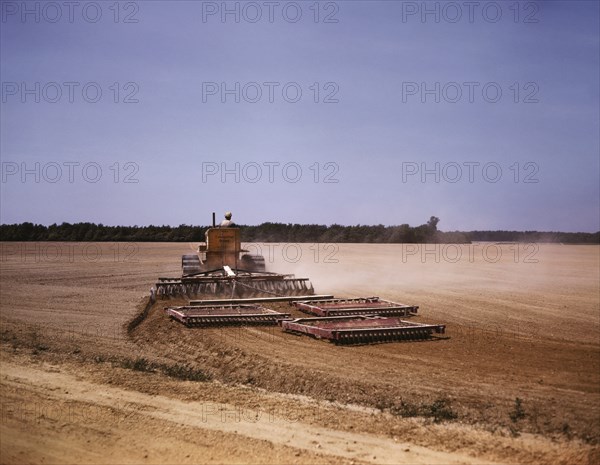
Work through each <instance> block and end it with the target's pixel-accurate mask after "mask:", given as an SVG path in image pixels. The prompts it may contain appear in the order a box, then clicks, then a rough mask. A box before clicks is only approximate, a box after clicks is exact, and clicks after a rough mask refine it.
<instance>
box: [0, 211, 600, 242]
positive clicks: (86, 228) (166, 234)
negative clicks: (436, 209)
mask: <svg viewBox="0 0 600 465" xmlns="http://www.w3.org/2000/svg"><path fill="white" fill-rule="evenodd" d="M439 221H440V220H439V218H437V217H435V216H432V217H431V218H430V219H429V221H428V222H427V223H426V224H422V225H420V226H414V227H413V226H409V225H408V224H402V225H399V226H384V225H382V224H379V225H375V226H367V225H356V226H341V225H339V224H332V225H330V226H326V225H319V224H283V223H263V224H260V225H258V226H244V225H240V228H241V229H242V240H243V241H245V242H321V243H330V242H340V243H378V244H390V243H391V244H395V243H424V242H436V243H459V244H460V243H469V242H472V241H509V242H561V243H568V244H600V232H596V233H563V232H538V231H470V232H460V231H454V232H442V231H438V229H437V224H438V222H439ZM207 228H208V227H206V226H191V225H184V224H183V225H180V226H175V227H172V226H104V225H102V224H93V223H76V224H70V223H62V224H60V225H57V224H53V225H50V226H44V225H40V224H33V223H21V224H3V225H0V240H3V241H77V242H91V241H99V242H108V241H110V242H201V241H203V240H204V233H205V231H206V229H207Z"/></svg>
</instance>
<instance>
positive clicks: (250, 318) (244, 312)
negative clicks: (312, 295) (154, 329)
mask: <svg viewBox="0 0 600 465" xmlns="http://www.w3.org/2000/svg"><path fill="white" fill-rule="evenodd" d="M165 313H166V314H167V315H169V316H170V317H171V318H173V319H175V320H177V321H179V322H181V323H183V324H184V325H186V326H188V327H191V326H229V325H274V324H277V322H278V321H280V320H282V319H285V318H290V314H289V313H280V312H276V311H274V310H269V309H267V308H264V307H261V306H260V305H210V306H208V305H207V306H184V307H165Z"/></svg>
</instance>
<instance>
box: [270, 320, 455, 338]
mask: <svg viewBox="0 0 600 465" xmlns="http://www.w3.org/2000/svg"><path fill="white" fill-rule="evenodd" d="M279 324H280V325H281V327H282V329H283V330H284V331H286V332H290V333H295V334H308V335H310V336H313V337H315V338H317V339H328V340H330V341H332V342H334V343H336V344H367V343H376V342H389V341H415V340H422V339H428V338H430V337H431V336H432V334H433V333H437V334H444V333H445V331H446V326H445V325H427V324H421V323H412V322H409V321H404V320H401V319H400V318H393V317H379V316H361V315H355V316H334V317H321V318H298V319H295V320H281V321H280V322H279Z"/></svg>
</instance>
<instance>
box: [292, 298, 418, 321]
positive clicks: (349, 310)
mask: <svg viewBox="0 0 600 465" xmlns="http://www.w3.org/2000/svg"><path fill="white" fill-rule="evenodd" d="M293 305H294V306H295V307H296V308H297V309H298V310H301V311H302V312H304V313H310V314H312V315H317V316H343V315H387V316H411V315H416V314H417V311H418V309H419V307H418V306H416V305H404V304H397V303H395V302H390V301H389V300H383V299H380V298H379V297H365V298H357V299H323V300H312V301H310V302H308V301H300V302H293Z"/></svg>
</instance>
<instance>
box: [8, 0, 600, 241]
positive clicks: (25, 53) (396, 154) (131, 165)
mask: <svg viewBox="0 0 600 465" xmlns="http://www.w3.org/2000/svg"><path fill="white" fill-rule="evenodd" d="M1 4H2V5H1V6H2V19H1V22H0V27H1V31H0V40H1V44H0V51H1V57H0V60H1V81H2V100H1V111H0V116H1V127H0V138H1V140H0V150H1V166H2V173H1V177H2V179H1V184H0V194H1V198H0V207H1V208H0V221H1V222H2V223H14V222H22V221H31V222H36V223H42V224H51V223H55V222H56V223H61V222H63V221H66V222H79V221H90V222H96V223H104V224H112V225H116V224H123V225H134V224H137V225H145V224H171V225H178V224H181V223H186V224H208V223H209V222H210V214H211V212H212V211H216V212H218V214H219V216H220V215H221V214H222V212H224V211H226V210H231V211H233V213H234V220H237V222H239V223H244V224H258V223H262V222H265V221H273V222H285V223H287V222H290V223H321V224H331V223H338V224H347V225H349V224H379V223H382V224H388V225H392V224H402V223H409V224H411V225H417V224H422V223H424V222H425V221H427V219H428V218H429V217H430V216H431V215H436V216H438V217H440V218H441V222H440V224H439V227H440V229H442V230H454V229H459V230H471V229H510V230H513V229H515V230H534V229H535V230H561V231H597V230H599V229H600V218H599V215H600V213H599V212H600V187H599V185H600V180H599V179H600V176H599V174H600V142H599V138H600V136H599V130H600V129H599V128H600V114H599V113H600V104H599V88H600V82H599V69H600V66H599V56H600V45H599V41H600V31H599V17H600V13H599V3H598V2H595V1H585V2H577V1H569V2H559V1H550V2H479V3H477V4H476V5H475V6H473V7H472V8H473V10H472V11H469V6H468V4H466V3H465V2H427V3H423V2H392V1H387V2H379V1H350V2H346V1H339V2H320V3H318V4H315V2H313V1H310V2H278V4H277V5H274V4H271V6H269V4H268V3H265V2H192V1H187V2H183V1H181V2H180V1H170V2H166V1H139V2H121V3H120V4H119V5H118V6H119V7H118V8H115V6H114V5H115V4H114V2H113V1H110V2H80V3H79V4H78V5H77V6H73V7H72V8H73V10H72V11H69V10H68V7H67V6H65V4H64V3H62V2H27V3H26V4H25V5H26V7H25V10H27V11H24V9H23V4H22V2H6V1H2V2H1ZM269 8H272V11H269ZM224 9H227V10H228V11H230V13H228V14H226V15H225V16H222V13H223V11H224ZM236 11H237V12H238V13H236ZM98 13H101V16H100V17H97V15H98ZM117 13H118V15H117ZM258 13H260V18H258V16H257V15H258ZM299 13H300V14H301V16H300V17H297V16H298V14H299ZM317 13H318V16H316V14H317ZM270 14H271V15H272V16H271V17H269V16H270ZM236 15H237V16H236ZM296 19H297V20H296ZM255 20H256V21H255ZM132 21H133V22H132ZM253 21H255V22H253ZM294 21H295V22H294ZM84 88H85V90H86V92H85V93H84V92H83V89H84ZM98 89H99V90H100V91H101V95H99V94H97V91H98ZM284 89H285V92H284ZM298 89H299V90H300V91H301V94H298V93H297V92H298ZM258 92H260V93H258ZM270 92H272V95H270ZM70 93H71V94H70ZM36 100H38V101H36ZM94 100H96V101H95V103H93V102H94ZM236 100H237V101H236Z"/></svg>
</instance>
